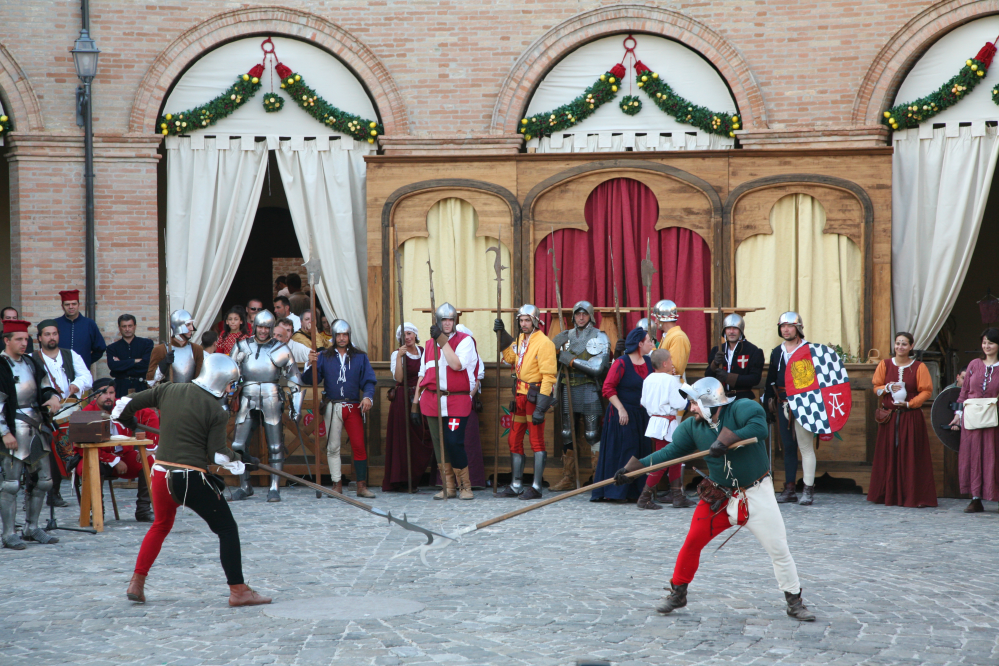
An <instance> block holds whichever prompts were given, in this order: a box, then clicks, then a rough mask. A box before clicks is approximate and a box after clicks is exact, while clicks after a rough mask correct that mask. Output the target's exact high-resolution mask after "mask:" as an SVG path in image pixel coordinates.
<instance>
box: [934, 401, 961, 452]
mask: <svg viewBox="0 0 999 666" xmlns="http://www.w3.org/2000/svg"><path fill="white" fill-rule="evenodd" d="M960 396H961V387H959V386H951V387H950V388H948V389H944V390H943V391H940V394H939V395H938V396H937V399H936V400H934V401H933V407H932V408H931V409H930V423H932V424H933V432H934V433H935V434H936V436H937V439H939V440H940V442H941V443H943V445H944V446H946V447H947V448H948V449H950V450H951V451H957V450H958V449H959V448H960V447H961V431H960V430H951V429H950V426H948V425H947V424H949V423H950V422H951V420H952V419H953V418H954V408H953V407H952V405H953V404H954V403H956V402H957V399H958V398H959V397H960ZM941 426H943V427H941Z"/></svg>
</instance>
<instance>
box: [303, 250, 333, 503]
mask: <svg viewBox="0 0 999 666" xmlns="http://www.w3.org/2000/svg"><path fill="white" fill-rule="evenodd" d="M312 249H313V248H312V235H311V234H310V235H309V260H308V261H307V262H305V263H304V264H303V266H305V272H306V273H308V275H309V308H310V311H311V312H312V326H311V327H310V328H311V329H312V331H311V332H312V353H313V354H316V363H315V366H318V365H319V358H318V356H319V345H318V343H317V341H316V329H317V328H318V327H319V326H321V325H322V321H321V320H320V319H319V313H318V312H316V275H318V274H320V273H321V272H322V265H321V264H320V262H319V257H318V256H317V255H316V254H315V253H313V251H312ZM323 417H324V415H323V414H320V413H319V372H318V367H313V368H312V423H313V424H315V425H314V427H313V428H312V444H313V449H314V450H315V454H316V483H321V482H322V480H323V468H322V456H321V455H319V424H320V423H322V421H321V420H320V419H323ZM295 428H296V430H298V438H299V441H301V442H302V455H304V456H305V465H306V467H308V464H309V454H308V453H307V452H306V450H305V442H304V440H302V431H301V429H299V427H298V422H297V421H296V423H295ZM330 473H331V474H332V472H330ZM320 497H322V495H321V494H320V493H319V492H316V499H319V498H320Z"/></svg>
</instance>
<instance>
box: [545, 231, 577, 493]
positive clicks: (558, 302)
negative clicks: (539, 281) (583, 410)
mask: <svg viewBox="0 0 999 666" xmlns="http://www.w3.org/2000/svg"><path fill="white" fill-rule="evenodd" d="M548 253H549V254H550V255H552V273H553V274H554V276H555V306H556V307H557V308H558V321H559V326H561V327H562V330H563V331H568V330H569V329H568V328H566V325H565V319H564V318H563V316H562V292H561V290H560V289H559V286H558V264H557V263H556V262H555V229H554V227H553V228H552V246H551V247H550V248H548ZM566 335H568V334H566ZM571 380H572V370H571V369H570V368H569V366H565V397H566V401H567V402H568V403H569V432H570V433H572V448H573V449H574V450H573V453H574V454H575V455H576V489H577V490H578V489H579V445H578V444H577V443H576V410H574V409H573V408H572V384H571V383H570V382H571ZM558 382H559V378H558V377H557V376H556V377H555V388H556V389H557V388H559V385H558ZM553 392H554V391H553ZM559 402H561V401H559ZM558 408H559V409H562V405H559V406H558Z"/></svg>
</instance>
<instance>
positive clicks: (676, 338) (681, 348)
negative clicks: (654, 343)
mask: <svg viewBox="0 0 999 666" xmlns="http://www.w3.org/2000/svg"><path fill="white" fill-rule="evenodd" d="M659 349H665V350H667V351H669V355H670V358H671V359H672V360H673V367H674V368H676V374H678V375H680V376H681V377H682V376H683V373H684V372H686V371H687V361H688V360H689V359H690V338H688V337H687V334H686V333H684V332H683V331H682V330H680V325H679V324H677V325H676V326H674V327H673V328H671V329H669V330H668V331H666V335H664V336H663V339H662V340H660V341H659Z"/></svg>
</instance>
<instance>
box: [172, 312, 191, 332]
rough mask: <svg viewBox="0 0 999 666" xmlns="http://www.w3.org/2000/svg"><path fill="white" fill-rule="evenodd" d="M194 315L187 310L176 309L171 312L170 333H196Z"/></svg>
mask: <svg viewBox="0 0 999 666" xmlns="http://www.w3.org/2000/svg"><path fill="white" fill-rule="evenodd" d="M195 330H196V329H195V328H194V317H192V316H191V313H190V312H188V311H187V310H174V311H173V312H171V313H170V333H171V334H172V335H190V334H192V333H194V331H195Z"/></svg>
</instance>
